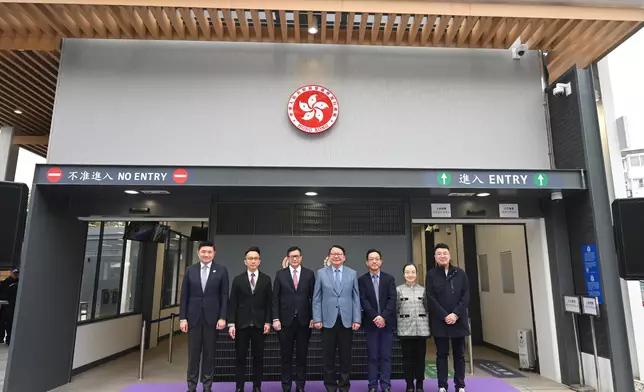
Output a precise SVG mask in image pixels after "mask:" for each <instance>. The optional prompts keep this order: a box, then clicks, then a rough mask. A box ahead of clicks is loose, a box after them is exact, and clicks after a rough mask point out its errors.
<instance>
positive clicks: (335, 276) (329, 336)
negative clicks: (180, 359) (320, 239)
mask: <svg viewBox="0 0 644 392" xmlns="http://www.w3.org/2000/svg"><path fill="white" fill-rule="evenodd" d="M215 253H216V251H215V246H214V244H213V243H212V242H207V241H206V242H202V243H200V244H199V251H198V254H199V259H200V262H199V263H197V264H194V265H192V266H190V267H188V269H187V270H186V274H185V276H184V280H183V286H182V289H181V305H180V320H181V321H180V329H181V331H183V332H187V333H188V342H189V345H188V372H187V373H188V374H187V381H188V391H189V392H192V391H196V388H197V383H198V377H199V363H200V359H201V381H202V383H203V390H204V392H209V391H212V382H213V377H214V368H215V361H214V352H215V347H216V342H217V335H218V332H217V330H223V329H224V328H225V327H226V326H228V333H229V335H230V336H231V338H233V339H234V340H235V348H236V363H235V382H236V391H237V392H240V391H243V390H244V379H245V375H246V355H247V352H248V346H249V343H250V346H251V355H252V358H253V375H252V383H253V392H259V391H261V379H262V375H263V361H264V358H263V351H264V339H265V336H266V334H268V333H269V332H270V329H271V326H272V327H273V329H274V330H275V331H277V334H278V337H279V341H280V349H281V360H282V364H281V365H282V387H283V390H284V391H290V390H291V388H292V384H293V381H294V382H295V387H296V391H297V392H303V391H304V387H305V379H306V364H307V350H308V345H309V339H310V337H311V330H312V328H316V329H321V332H322V351H323V352H322V354H323V364H324V385H325V387H326V389H327V391H328V392H335V391H336V390H338V389H340V390H341V391H343V392H346V391H349V388H350V381H349V378H350V373H351V350H352V345H353V331H356V330H358V329H359V328H360V327H361V326H363V327H364V331H365V334H366V338H367V351H368V355H369V392H375V391H376V390H377V387H378V381H380V386H381V388H382V390H383V392H389V391H390V390H391V383H390V377H391V361H390V355H391V349H392V344H393V334H394V331H395V328H396V314H395V305H396V288H395V283H394V278H393V277H392V276H391V275H389V274H386V273H385V272H382V271H381V270H380V266H381V264H382V258H381V254H380V252H379V251H377V250H375V249H373V250H370V251H368V252H367V260H366V264H367V267H368V268H369V272H367V273H366V274H365V275H363V276H361V277H360V278H359V279H358V277H357V273H356V271H355V270H353V269H351V268H349V267H347V266H345V265H344V262H345V260H346V255H345V250H344V248H343V247H342V246H339V245H334V246H332V247H331V248H330V249H329V266H328V267H325V268H322V269H320V270H318V271H317V274H316V273H314V272H313V271H312V270H310V269H307V268H304V267H303V266H302V250H301V249H300V248H298V247H291V248H289V249H288V250H287V260H288V266H287V267H286V268H283V269H281V270H279V271H278V272H277V274H276V275H275V280H274V283H273V284H272V282H271V278H270V277H269V276H268V275H267V274H265V273H263V272H260V271H259V265H260V263H261V256H260V250H259V249H258V248H256V247H252V248H249V249H248V250H247V251H246V253H245V255H244V263H245V265H246V267H247V270H246V271H245V272H244V273H242V274H240V275H238V276H236V277H235V278H234V279H233V283H232V286H231V287H230V296H229V294H228V293H229V291H228V272H227V270H226V267H224V266H223V265H221V264H218V263H214V262H213V258H214V256H215ZM363 314H364V317H363ZM363 318H364V325H363ZM293 349H295V366H294V368H295V369H294V370H295V378H294V379H293V363H292V362H293V360H292V359H293ZM336 350H337V351H338V356H339V360H340V375H339V378H338V377H337V375H336V369H335V358H336ZM379 362H381V366H380V368H379Z"/></svg>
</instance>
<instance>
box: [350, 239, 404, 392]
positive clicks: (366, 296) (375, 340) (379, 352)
mask: <svg viewBox="0 0 644 392" xmlns="http://www.w3.org/2000/svg"><path fill="white" fill-rule="evenodd" d="M366 263H367V267H368V268H369V272H367V273H366V274H364V275H362V276H361V277H360V278H359V279H358V287H359V290H360V304H361V305H362V311H363V316H362V319H363V320H364V324H363V325H364V332H365V336H366V338H367V356H368V358H369V367H368V376H369V392H376V391H377V390H378V362H380V388H381V389H382V391H383V392H391V349H392V346H393V342H394V331H395V330H396V300H397V299H396V281H395V279H394V277H393V276H391V275H389V274H388V273H386V272H382V271H381V270H380V267H381V266H382V255H381V253H380V251H378V250H376V249H370V250H368V251H367V261H366Z"/></svg>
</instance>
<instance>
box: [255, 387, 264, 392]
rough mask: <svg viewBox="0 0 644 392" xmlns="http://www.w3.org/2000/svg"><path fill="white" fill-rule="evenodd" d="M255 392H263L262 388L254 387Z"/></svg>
mask: <svg viewBox="0 0 644 392" xmlns="http://www.w3.org/2000/svg"><path fill="white" fill-rule="evenodd" d="M253 392H262V388H258V387H253Z"/></svg>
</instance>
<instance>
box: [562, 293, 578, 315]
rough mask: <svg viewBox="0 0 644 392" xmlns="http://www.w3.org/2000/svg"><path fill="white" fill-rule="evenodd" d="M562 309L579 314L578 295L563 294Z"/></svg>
mask: <svg viewBox="0 0 644 392" xmlns="http://www.w3.org/2000/svg"><path fill="white" fill-rule="evenodd" d="M564 309H565V311H566V312H570V313H576V314H581V304H580V303H579V297H569V296H564Z"/></svg>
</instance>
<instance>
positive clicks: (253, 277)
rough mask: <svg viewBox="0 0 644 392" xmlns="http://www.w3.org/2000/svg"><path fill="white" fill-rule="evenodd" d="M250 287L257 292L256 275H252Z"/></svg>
mask: <svg viewBox="0 0 644 392" xmlns="http://www.w3.org/2000/svg"><path fill="white" fill-rule="evenodd" d="M250 287H251V289H252V290H253V291H255V274H254V273H252V274H250Z"/></svg>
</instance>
